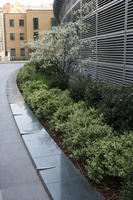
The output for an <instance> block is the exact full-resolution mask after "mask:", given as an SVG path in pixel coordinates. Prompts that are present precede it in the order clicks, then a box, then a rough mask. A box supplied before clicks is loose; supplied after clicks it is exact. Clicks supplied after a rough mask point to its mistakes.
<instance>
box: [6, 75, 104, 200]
mask: <svg viewBox="0 0 133 200" xmlns="http://www.w3.org/2000/svg"><path fill="white" fill-rule="evenodd" d="M15 77H16V75H15V74H14V75H13V76H12V77H11V79H10V81H9V83H10V84H9V85H10V90H9V100H10V104H11V109H12V112H13V116H14V119H15V121H16V124H17V126H18V129H19V132H20V135H21V137H22V139H23V141H24V143H25V146H26V148H27V150H28V152H29V154H30V156H31V158H32V161H33V163H34V165H35V167H36V170H37V171H38V173H39V175H40V177H41V179H42V182H43V183H44V187H45V188H46V190H47V191H48V192H49V194H50V196H51V199H53V200H82V199H83V200H102V197H101V196H100V195H99V194H98V193H97V192H96V190H95V189H94V188H93V187H92V186H91V185H90V183H88V181H87V180H86V179H85V178H84V177H83V176H82V175H81V174H80V172H79V170H77V169H76V167H75V166H74V165H73V163H72V162H71V161H70V160H69V159H68V158H67V156H66V155H65V154H64V153H63V152H62V150H61V149H60V148H59V147H58V145H57V144H56V143H55V141H54V140H53V139H52V138H51V136H50V135H49V134H48V132H47V131H46V130H45V129H44V128H43V127H42V125H41V124H40V122H39V121H38V120H37V119H36V117H35V116H34V115H33V113H32V111H31V110H30V109H29V107H28V106H27V105H26V104H25V103H24V100H23V98H22V96H21V94H19V91H16V101H15V90H18V88H17V87H16V86H14V79H15ZM12 95H13V98H12ZM15 162H17V160H16V161H15ZM22 162H23V159H22ZM21 164H22V165H23V163H21ZM27 167H28V164H27ZM18 173H19V172H18ZM26 175H27V174H26ZM27 176H28V175H27ZM21 181H22V183H23V181H24V180H23V179H22V180H21ZM35 182H36V181H35ZM13 200H14V199H13ZM32 200H33V199H32ZM37 200H38V199H37Z"/></svg>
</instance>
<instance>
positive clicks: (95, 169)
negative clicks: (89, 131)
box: [87, 133, 133, 181]
mask: <svg viewBox="0 0 133 200" xmlns="http://www.w3.org/2000/svg"><path fill="white" fill-rule="evenodd" d="M132 144H133V134H132V133H131V134H129V135H127V134H125V135H122V136H120V137H118V136H113V135H111V136H107V137H103V138H101V139H100V140H97V141H94V142H92V143H90V141H88V142H87V156H88V159H87V170H88V175H89V177H90V178H91V179H93V180H95V181H100V180H102V179H103V178H104V177H106V176H114V177H124V176H125V174H126V171H127V169H128V168H129V166H130V163H131V161H133V159H132V152H133V145H132Z"/></svg>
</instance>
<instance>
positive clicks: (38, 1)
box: [0, 0, 54, 6]
mask: <svg viewBox="0 0 133 200" xmlns="http://www.w3.org/2000/svg"><path fill="white" fill-rule="evenodd" d="M16 1H18V0H0V6H3V5H4V4H5V3H8V2H10V3H15V2H16ZM53 1H54V0H19V2H20V3H21V4H23V5H32V6H41V5H42V4H52V3H53Z"/></svg>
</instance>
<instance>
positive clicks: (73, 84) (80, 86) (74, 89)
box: [69, 77, 89, 101]
mask: <svg viewBox="0 0 133 200" xmlns="http://www.w3.org/2000/svg"><path fill="white" fill-rule="evenodd" d="M88 82H89V80H88V79H87V78H82V77H79V78H75V79H72V80H71V81H70V83H69V91H70V96H71V97H72V98H73V99H74V100H75V101H80V100H84V99H85V91H86V88H87V85H88Z"/></svg>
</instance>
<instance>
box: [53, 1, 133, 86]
mask: <svg viewBox="0 0 133 200" xmlns="http://www.w3.org/2000/svg"><path fill="white" fill-rule="evenodd" d="M86 3H87V5H88V6H89V8H90V9H89V10H90V11H89V12H88V13H85V12H81V14H80V17H81V20H82V21H83V22H85V23H86V24H87V31H85V32H82V34H81V40H88V41H91V42H92V43H93V44H94V45H93V49H92V48H91V49H90V48H89V47H87V46H86V47H85V50H84V51H83V52H82V53H83V55H84V57H86V56H87V57H90V58H91V59H90V62H89V64H88V65H87V66H86V67H85V73H86V74H89V75H91V76H92V77H93V78H94V79H99V80H104V81H108V82H110V83H115V84H119V83H123V84H127V83H133V1H132V0H55V1H54V15H55V16H56V19H57V20H58V22H59V23H67V22H69V21H73V22H74V20H75V15H74V13H75V11H76V10H78V9H81V10H82V8H83V7H84V5H85V4H86Z"/></svg>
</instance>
